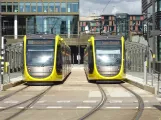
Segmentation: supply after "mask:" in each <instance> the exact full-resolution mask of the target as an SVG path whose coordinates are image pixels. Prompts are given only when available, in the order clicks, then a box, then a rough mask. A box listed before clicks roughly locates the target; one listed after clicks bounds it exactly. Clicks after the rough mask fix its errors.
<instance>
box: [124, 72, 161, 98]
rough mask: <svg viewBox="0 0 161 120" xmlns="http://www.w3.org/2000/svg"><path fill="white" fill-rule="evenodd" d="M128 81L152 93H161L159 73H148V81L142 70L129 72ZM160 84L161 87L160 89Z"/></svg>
mask: <svg viewBox="0 0 161 120" xmlns="http://www.w3.org/2000/svg"><path fill="white" fill-rule="evenodd" d="M126 81H127V82H128V83H130V84H133V85H135V86H137V87H139V88H141V89H143V90H146V91H148V92H151V93H152V94H156V95H158V94H161V82H158V78H157V75H155V76H153V81H152V75H151V74H147V82H146V81H145V80H144V73H141V72H127V74H126ZM158 84H159V89H158Z"/></svg>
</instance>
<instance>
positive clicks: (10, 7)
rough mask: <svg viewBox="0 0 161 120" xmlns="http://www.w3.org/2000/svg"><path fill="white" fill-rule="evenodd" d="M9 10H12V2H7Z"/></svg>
mask: <svg viewBox="0 0 161 120" xmlns="http://www.w3.org/2000/svg"><path fill="white" fill-rule="evenodd" d="M7 12H12V3H11V2H8V3H7Z"/></svg>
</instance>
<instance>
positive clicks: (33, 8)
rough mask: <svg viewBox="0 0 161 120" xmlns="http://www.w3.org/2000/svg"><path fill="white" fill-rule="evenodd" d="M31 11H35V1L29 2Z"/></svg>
mask: <svg viewBox="0 0 161 120" xmlns="http://www.w3.org/2000/svg"><path fill="white" fill-rule="evenodd" d="M31 12H36V3H31Z"/></svg>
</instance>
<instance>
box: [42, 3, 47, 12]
mask: <svg viewBox="0 0 161 120" xmlns="http://www.w3.org/2000/svg"><path fill="white" fill-rule="evenodd" d="M43 5H44V12H48V3H44V4H43Z"/></svg>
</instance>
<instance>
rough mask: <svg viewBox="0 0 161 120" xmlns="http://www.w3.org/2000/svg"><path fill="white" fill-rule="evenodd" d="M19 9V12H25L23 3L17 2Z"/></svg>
mask: <svg viewBox="0 0 161 120" xmlns="http://www.w3.org/2000/svg"><path fill="white" fill-rule="evenodd" d="M19 11H20V12H25V10H24V3H19Z"/></svg>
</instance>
